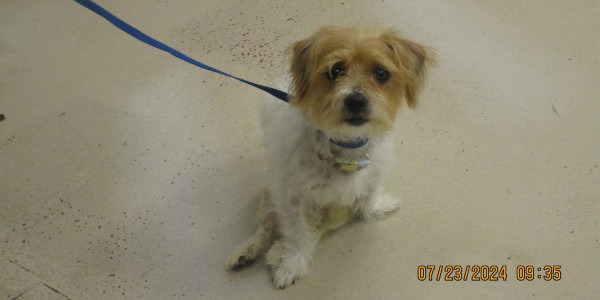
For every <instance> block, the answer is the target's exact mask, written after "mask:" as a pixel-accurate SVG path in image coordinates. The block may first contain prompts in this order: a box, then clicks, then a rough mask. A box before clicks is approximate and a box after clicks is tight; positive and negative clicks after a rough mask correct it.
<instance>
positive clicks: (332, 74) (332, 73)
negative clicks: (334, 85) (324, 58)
mask: <svg viewBox="0 0 600 300" xmlns="http://www.w3.org/2000/svg"><path fill="white" fill-rule="evenodd" d="M341 75H344V66H342V64H340V63H337V64H335V65H333V67H331V70H329V72H327V77H329V79H330V80H331V81H334V80H335V79H336V78H338V77H339V76H341Z"/></svg>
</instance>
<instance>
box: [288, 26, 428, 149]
mask: <svg viewBox="0 0 600 300" xmlns="http://www.w3.org/2000/svg"><path fill="white" fill-rule="evenodd" d="M290 51H291V57H292V62H291V73H292V86H291V101H290V103H291V104H292V105H294V106H296V107H298V108H300V110H301V111H302V112H303V113H304V114H305V115H306V116H307V117H308V118H310V119H311V120H312V122H313V123H314V124H315V126H316V127H318V128H319V129H321V130H323V131H324V132H326V133H327V134H328V135H329V136H355V137H356V136H369V135H381V134H383V133H384V132H386V131H388V130H389V129H390V128H391V126H392V123H393V121H394V118H395V116H396V111H397V110H398V107H399V106H400V103H401V101H402V99H406V102H407V104H408V106H410V107H414V106H415V104H416V101H417V95H418V92H419V90H420V88H421V85H422V83H423V79H424V78H423V77H424V71H425V66H426V64H427V63H429V62H432V60H433V58H432V54H431V53H430V52H429V51H428V50H427V49H425V48H424V47H423V46H421V45H419V44H416V43H414V42H411V41H408V40H405V39H402V38H400V37H399V36H398V35H397V34H396V33H395V32H394V31H392V30H383V31H369V30H364V29H359V28H342V27H325V28H322V29H321V30H319V31H318V32H316V33H315V34H313V35H312V36H310V37H309V38H307V39H305V40H302V41H299V42H297V43H295V44H293V45H292V46H291V47H290Z"/></svg>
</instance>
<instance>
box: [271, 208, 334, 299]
mask: <svg viewBox="0 0 600 300" xmlns="http://www.w3.org/2000/svg"><path fill="white" fill-rule="evenodd" d="M297 203H298V205H297V206H294V207H289V208H288V209H287V210H286V211H285V212H284V213H283V214H284V216H282V218H281V224H280V226H281V227H280V233H281V239H280V240H278V241H276V242H275V243H274V244H273V245H272V246H271V249H270V250H269V252H268V253H267V255H266V262H267V265H268V266H269V267H270V268H271V270H272V272H273V273H272V276H273V282H274V283H275V285H276V286H277V287H279V288H282V289H283V288H285V287H287V286H288V285H290V284H294V283H295V281H296V280H297V279H299V278H300V277H302V276H303V275H305V274H306V273H307V272H308V265H309V263H310V261H311V259H312V253H313V251H314V248H315V246H316V245H317V242H318V241H319V238H320V237H321V235H322V233H323V232H322V231H321V230H318V229H316V228H315V227H314V226H313V225H311V224H314V223H313V222H311V220H310V219H309V218H310V216H309V215H307V212H306V208H305V207H304V205H303V203H302V200H300V201H298V202H297Z"/></svg>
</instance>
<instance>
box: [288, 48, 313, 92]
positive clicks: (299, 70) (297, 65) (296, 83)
mask: <svg viewBox="0 0 600 300" xmlns="http://www.w3.org/2000/svg"><path fill="white" fill-rule="evenodd" d="M314 44H315V38H314V37H310V38H307V39H305V40H301V41H299V42H296V43H294V44H292V45H291V46H290V48H288V52H289V53H291V68H290V72H291V73H292V90H291V92H292V93H291V96H292V99H291V100H292V101H294V100H296V101H297V100H299V99H302V98H303V97H304V96H305V95H306V92H307V91H308V89H309V87H310V82H311V74H312V73H311V72H312V71H311V70H312V69H314V67H315V61H314V59H315V58H314V57H313V55H312V49H313V46H314Z"/></svg>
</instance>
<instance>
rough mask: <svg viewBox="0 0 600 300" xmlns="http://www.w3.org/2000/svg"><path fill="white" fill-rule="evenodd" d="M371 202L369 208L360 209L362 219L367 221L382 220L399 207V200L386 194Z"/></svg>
mask: <svg viewBox="0 0 600 300" xmlns="http://www.w3.org/2000/svg"><path fill="white" fill-rule="evenodd" d="M373 201H374V202H373V203H371V205H370V206H368V207H365V208H363V209H362V215H363V218H364V219H365V220H367V221H374V220H379V219H383V218H385V216H386V215H388V214H390V213H392V212H394V211H396V210H397V209H398V207H399V206H400V200H399V199H398V198H395V197H392V196H390V195H388V194H382V195H379V196H378V197H377V198H376V199H374V200H373Z"/></svg>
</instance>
